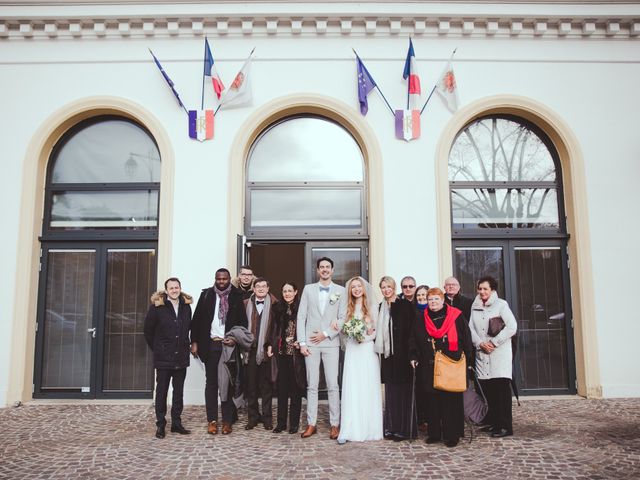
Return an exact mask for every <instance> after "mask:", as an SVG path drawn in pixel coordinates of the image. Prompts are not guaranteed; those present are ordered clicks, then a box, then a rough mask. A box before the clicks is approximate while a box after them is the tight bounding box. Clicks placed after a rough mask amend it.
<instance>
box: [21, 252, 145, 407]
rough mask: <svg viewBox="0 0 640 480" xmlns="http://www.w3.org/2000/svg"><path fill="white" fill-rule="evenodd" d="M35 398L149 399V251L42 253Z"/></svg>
mask: <svg viewBox="0 0 640 480" xmlns="http://www.w3.org/2000/svg"><path fill="white" fill-rule="evenodd" d="M41 268H42V273H41V277H40V282H41V288H40V299H39V310H38V324H37V325H38V327H37V350H36V365H35V372H34V379H35V381H34V397H54V398H65V397H68V398H96V397H116V398H124V397H128V398H131V397H150V396H151V392H152V390H153V363H152V357H151V352H150V351H149V349H148V348H147V345H146V343H145V340H144V335H143V326H144V317H145V314H146V311H147V309H148V306H149V297H150V295H151V293H152V292H153V290H154V289H155V285H156V255H155V245H149V244H147V245H139V246H136V245H131V246H128V245H127V246H126V247H125V246H117V247H116V246H115V245H107V244H104V243H97V244H83V245H81V246H79V245H74V246H70V247H66V246H58V245H56V246H53V245H47V244H44V245H43V258H42V267H41Z"/></svg>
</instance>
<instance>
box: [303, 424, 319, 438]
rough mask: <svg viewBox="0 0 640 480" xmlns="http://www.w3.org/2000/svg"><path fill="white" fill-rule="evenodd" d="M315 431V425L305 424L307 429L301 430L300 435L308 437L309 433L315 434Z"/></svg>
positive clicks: (316, 430)
mask: <svg viewBox="0 0 640 480" xmlns="http://www.w3.org/2000/svg"><path fill="white" fill-rule="evenodd" d="M316 433H318V429H317V428H316V426H315V425H307V429H306V430H305V431H304V432H302V435H300V436H301V437H302V438H309V437H310V436H311V435H315V434H316Z"/></svg>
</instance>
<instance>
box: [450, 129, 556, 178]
mask: <svg viewBox="0 0 640 480" xmlns="http://www.w3.org/2000/svg"><path fill="white" fill-rule="evenodd" d="M449 180H450V181H452V182H454V181H455V182H458V181H462V182H470V181H480V182H498V181H505V182H529V181H534V182H553V181H555V180H556V171H555V165H554V162H553V157H552V156H551V153H550V152H549V149H548V148H547V146H546V145H545V144H544V142H543V141H542V140H541V139H540V137H538V136H537V135H536V134H535V133H534V132H533V131H531V130H530V129H529V128H527V127H526V126H525V125H523V124H521V123H517V122H515V121H512V120H507V119H504V118H485V119H482V120H478V121H476V122H474V123H472V124H471V125H469V126H468V127H467V128H465V129H464V130H463V131H462V132H461V133H460V135H458V138H456V141H455V143H454V145H453V147H452V149H451V153H450V154H449Z"/></svg>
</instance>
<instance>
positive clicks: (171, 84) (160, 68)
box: [149, 49, 186, 110]
mask: <svg viewBox="0 0 640 480" xmlns="http://www.w3.org/2000/svg"><path fill="white" fill-rule="evenodd" d="M149 52H151V56H152V57H153V61H154V62H156V66H157V67H158V69H159V70H160V73H162V76H163V77H164V79H165V80H166V82H167V84H168V85H169V88H171V91H172V92H173V95H174V96H175V97H176V100H178V103H179V104H180V106H181V107H182V108H183V109H185V110H186V107H185V106H184V103H182V100H180V95H178V92H177V91H176V89H175V85H174V83H173V82H172V81H171V79H170V78H169V75H167V72H165V71H164V68H162V65H160V62H159V61H158V59H157V58H156V56H155V55H154V54H153V52H152V51H151V49H149Z"/></svg>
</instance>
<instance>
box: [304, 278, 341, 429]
mask: <svg viewBox="0 0 640 480" xmlns="http://www.w3.org/2000/svg"><path fill="white" fill-rule="evenodd" d="M346 302H347V295H346V292H345V289H344V287H341V286H340V285H336V284H335V283H331V284H330V286H329V294H328V295H327V299H326V304H325V305H324V313H322V311H321V304H320V284H319V283H312V284H310V285H306V286H305V287H304V290H303V291H302V297H301V298H300V306H299V307H298V320H297V338H298V341H299V342H300V343H303V342H304V343H305V344H306V346H307V347H308V348H309V351H310V352H311V355H309V356H308V357H305V364H306V367H307V424H308V425H315V424H316V421H317V417H318V382H319V380H320V362H321V361H322V364H323V367H324V376H325V380H326V382H327V391H328V397H329V422H330V423H331V425H332V426H338V425H340V389H339V386H338V370H339V367H340V335H339V333H340V330H341V329H342V325H343V324H344V316H345V312H346V304H347V303H346ZM332 322H337V325H338V330H335V329H333V328H331V323H332ZM314 332H325V334H327V335H328V338H325V339H324V340H323V341H322V342H320V343H318V344H313V343H311V342H310V341H309V337H310V336H311V335H313V333H314Z"/></svg>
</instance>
